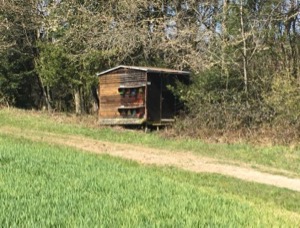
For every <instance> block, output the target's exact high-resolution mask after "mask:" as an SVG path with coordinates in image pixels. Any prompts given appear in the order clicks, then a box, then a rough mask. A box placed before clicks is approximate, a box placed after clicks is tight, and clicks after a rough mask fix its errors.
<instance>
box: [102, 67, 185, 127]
mask: <svg viewBox="0 0 300 228" xmlns="http://www.w3.org/2000/svg"><path fill="white" fill-rule="evenodd" d="M189 74H190V73H189V72H187V71H178V70H172V69H163V68H154V67H135V66H117V67H115V68H112V69H109V70H107V71H104V72H101V73H98V74H97V76H98V77H99V123H100V124H101V125H139V124H145V125H166V124H170V123H172V122H173V121H174V117H175V115H176V113H177V112H178V110H179V109H180V108H182V107H181V106H182V105H180V103H179V102H178V99H176V97H175V96H174V95H173V93H172V92H171V91H170V90H169V89H168V88H169V86H174V85H175V84H176V81H177V80H179V81H187V80H188V76H189Z"/></svg>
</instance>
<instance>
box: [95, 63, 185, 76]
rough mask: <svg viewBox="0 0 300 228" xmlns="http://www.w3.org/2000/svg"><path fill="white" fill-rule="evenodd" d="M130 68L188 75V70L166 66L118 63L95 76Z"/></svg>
mask: <svg viewBox="0 0 300 228" xmlns="http://www.w3.org/2000/svg"><path fill="white" fill-rule="evenodd" d="M122 68H123V69H131V70H140V71H144V72H151V73H165V74H177V75H178V74H182V75H189V74H190V72H189V71H180V70H173V69H166V68H158V67H139V66H124V65H120V66H117V67H114V68H111V69H109V70H106V71H102V72H100V73H97V76H101V75H104V74H107V73H109V72H112V71H114V70H118V69H122Z"/></svg>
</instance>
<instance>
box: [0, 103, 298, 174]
mask: <svg viewBox="0 0 300 228" xmlns="http://www.w3.org/2000/svg"><path fill="white" fill-rule="evenodd" d="M95 125H96V124H95ZM0 126H9V127H18V128H22V129H32V130H38V131H45V132H53V133H61V134H75V135H81V136H85V137H89V138H93V139H100V140H105V141H111V142H118V143H131V144H136V145H143V146H148V147H153V148H162V149H168V150H172V151H191V152H194V153H195V154H199V155H205V156H209V157H213V158H217V159H225V160H226V159H227V160H232V161H236V162H246V163H248V164H250V165H252V166H253V167H256V166H259V165H263V166H268V167H272V168H276V169H283V170H287V171H290V172H293V173H294V174H295V175H296V176H299V175H300V165H299V164H300V148H299V147H296V148H289V147H284V146H265V147H263V146H252V145H247V144H208V143H204V142H201V141H199V140H193V139H186V140H184V139H182V140H179V139H177V140H175V139H167V138H163V137H161V136H160V135H159V134H157V133H151V134H145V133H142V132H137V131H118V130H115V129H111V128H98V129H97V128H89V127H86V126H85V125H84V122H83V123H81V124H76V125H74V124H66V123H63V122H62V121H57V119H55V118H53V117H52V116H49V115H48V114H46V113H34V114H33V113H31V112H28V111H21V110H16V109H11V110H8V109H2V110H0Z"/></svg>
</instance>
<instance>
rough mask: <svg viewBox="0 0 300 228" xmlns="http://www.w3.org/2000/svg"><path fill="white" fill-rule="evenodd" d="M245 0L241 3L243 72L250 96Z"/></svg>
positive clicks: (246, 88)
mask: <svg viewBox="0 0 300 228" xmlns="http://www.w3.org/2000/svg"><path fill="white" fill-rule="evenodd" d="M243 16H244V15H243V1H241V3H240V17H241V18H240V19H241V33H242V38H243V74H244V91H245V94H246V97H248V72H247V42H246V35H245V27H244V17H243Z"/></svg>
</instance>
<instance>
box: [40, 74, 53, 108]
mask: <svg viewBox="0 0 300 228" xmlns="http://www.w3.org/2000/svg"><path fill="white" fill-rule="evenodd" d="M37 77H38V80H39V82H40V87H41V90H42V94H43V98H44V101H45V104H46V106H47V110H48V112H51V111H52V107H51V101H50V94H49V87H47V90H46V88H45V86H44V83H43V80H42V78H41V77H40V75H38V76H37Z"/></svg>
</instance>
